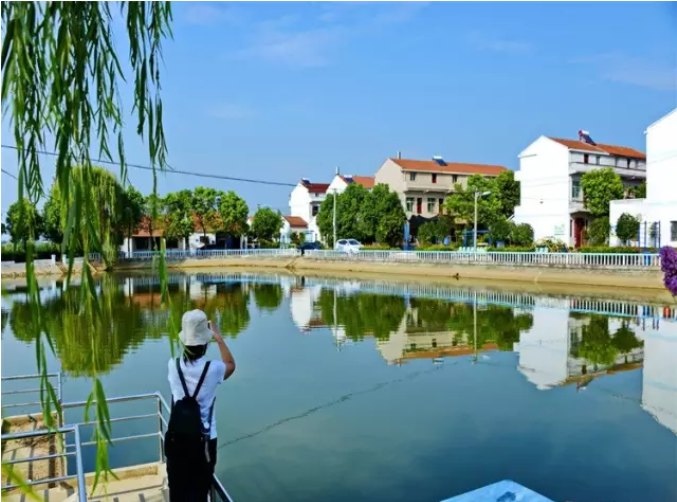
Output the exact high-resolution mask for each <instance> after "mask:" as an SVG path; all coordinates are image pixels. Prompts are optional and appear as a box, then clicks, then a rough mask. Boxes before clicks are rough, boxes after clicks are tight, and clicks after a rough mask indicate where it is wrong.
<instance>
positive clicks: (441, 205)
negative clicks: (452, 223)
mask: <svg viewBox="0 0 677 502" xmlns="http://www.w3.org/2000/svg"><path fill="white" fill-rule="evenodd" d="M438 202H439V203H440V205H439V206H437V207H438V208H439V211H438V212H439V213H440V214H442V212H443V211H444V199H439V201H438Z"/></svg>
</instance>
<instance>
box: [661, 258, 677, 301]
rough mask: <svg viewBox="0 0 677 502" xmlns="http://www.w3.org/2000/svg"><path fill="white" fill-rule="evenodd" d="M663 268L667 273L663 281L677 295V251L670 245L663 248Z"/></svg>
mask: <svg viewBox="0 0 677 502" xmlns="http://www.w3.org/2000/svg"><path fill="white" fill-rule="evenodd" d="M661 270H662V271H663V273H664V274H665V275H664V277H663V283H664V284H665V287H666V288H668V291H670V292H671V293H672V295H673V296H677V251H675V250H674V249H673V248H670V247H667V246H666V247H664V248H662V249H661Z"/></svg>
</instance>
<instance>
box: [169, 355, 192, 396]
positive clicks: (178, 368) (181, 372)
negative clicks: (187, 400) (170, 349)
mask: <svg viewBox="0 0 677 502" xmlns="http://www.w3.org/2000/svg"><path fill="white" fill-rule="evenodd" d="M176 371H177V372H178V374H179V379H180V380H181V385H182V386H183V394H184V395H185V396H186V397H188V395H189V394H188V386H187V385H186V380H185V378H183V371H181V358H180V357H177V358H176ZM196 394H197V393H196ZM172 399H173V397H172Z"/></svg>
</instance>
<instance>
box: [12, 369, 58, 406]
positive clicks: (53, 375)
mask: <svg viewBox="0 0 677 502" xmlns="http://www.w3.org/2000/svg"><path fill="white" fill-rule="evenodd" d="M39 378H40V376H39V375H14V376H6V377H2V378H1V379H0V381H2V382H3V386H4V388H5V389H6V388H7V386H6V383H5V382H16V381H20V380H38V379H39ZM47 378H56V397H57V400H58V401H59V403H61V399H62V394H61V373H48V374H47ZM39 393H40V388H39V387H38V388H32V389H16V390H9V391H5V390H3V391H2V396H3V397H4V396H11V395H20V394H39ZM31 406H40V401H30V402H27V403H7V402H6V400H4V402H3V403H2V409H3V410H4V409H6V408H27V407H31Z"/></svg>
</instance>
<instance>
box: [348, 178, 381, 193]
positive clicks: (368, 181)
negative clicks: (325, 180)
mask: <svg viewBox="0 0 677 502" xmlns="http://www.w3.org/2000/svg"><path fill="white" fill-rule="evenodd" d="M341 178H342V179H343V181H345V182H346V183H347V180H346V178H347V176H341ZM350 179H352V180H353V181H354V182H355V183H357V184H358V185H362V186H363V187H364V188H366V189H367V190H371V189H372V188H374V182H375V178H374V177H373V176H350Z"/></svg>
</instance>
